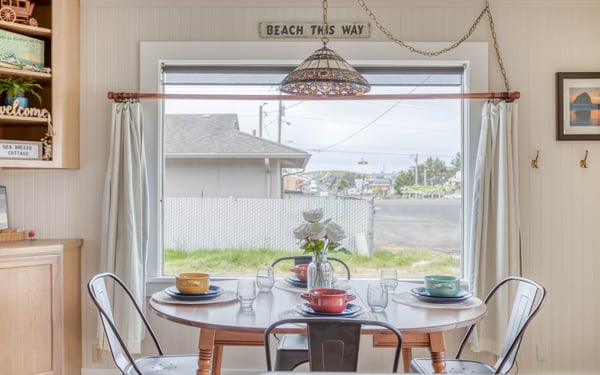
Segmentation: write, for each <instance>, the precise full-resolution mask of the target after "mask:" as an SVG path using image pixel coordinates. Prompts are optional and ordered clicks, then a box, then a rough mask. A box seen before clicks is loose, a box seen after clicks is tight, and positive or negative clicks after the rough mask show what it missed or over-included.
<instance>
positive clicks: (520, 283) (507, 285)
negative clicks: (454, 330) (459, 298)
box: [410, 276, 546, 374]
mask: <svg viewBox="0 0 600 375" xmlns="http://www.w3.org/2000/svg"><path fill="white" fill-rule="evenodd" d="M511 287H516V293H515V297H514V300H513V301H514V302H513V305H512V310H511V314H510V319H509V321H508V327H507V330H506V334H505V336H504V341H503V343H502V350H501V352H500V355H499V357H498V360H497V361H496V363H495V364H494V365H490V364H487V363H483V362H479V361H472V360H467V359H461V358H460V356H461V354H462V352H463V349H464V347H465V344H466V343H467V341H468V339H469V336H471V334H472V333H473V330H474V328H475V326H476V325H475V324H474V325H472V326H470V327H469V329H468V330H467V333H466V334H465V336H464V337H463V339H462V341H461V343H460V346H459V348H458V352H457V354H456V359H447V360H446V372H447V373H448V374H506V373H508V372H509V371H510V370H511V368H512V367H513V365H514V363H515V358H516V356H517V352H518V351H519V346H520V345H521V340H522V339H523V335H524V334H525V330H526V329H527V326H528V325H529V323H531V320H532V319H533V318H534V317H535V316H536V315H537V313H538V312H539V311H540V309H541V308H542V306H543V305H544V301H545V300H546V289H545V288H544V287H543V286H542V285H540V284H538V283H537V282H535V281H533V280H530V279H526V278H522V277H516V276H510V277H507V278H505V279H503V280H501V281H500V282H498V284H496V285H495V286H494V287H493V288H492V290H490V292H489V293H488V295H487V296H486V297H485V300H484V303H485V304H486V305H488V304H490V303H491V301H492V298H493V297H494V296H495V295H496V292H498V291H500V290H505V291H506V292H509V291H510V290H512V289H511ZM410 372H414V373H421V374H433V373H434V372H435V371H434V369H433V367H432V365H431V358H415V359H413V360H412V361H411V363H410Z"/></svg>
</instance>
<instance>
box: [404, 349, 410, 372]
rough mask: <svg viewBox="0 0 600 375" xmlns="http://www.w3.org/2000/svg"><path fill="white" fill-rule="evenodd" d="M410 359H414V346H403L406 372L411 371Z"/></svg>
mask: <svg viewBox="0 0 600 375" xmlns="http://www.w3.org/2000/svg"><path fill="white" fill-rule="evenodd" d="M410 361H412V348H402V367H404V372H410Z"/></svg>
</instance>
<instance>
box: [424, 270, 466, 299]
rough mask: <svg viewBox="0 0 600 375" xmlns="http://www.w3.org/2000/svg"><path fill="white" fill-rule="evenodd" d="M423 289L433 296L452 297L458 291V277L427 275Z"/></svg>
mask: <svg viewBox="0 0 600 375" xmlns="http://www.w3.org/2000/svg"><path fill="white" fill-rule="evenodd" d="M425 290H426V291H427V293H429V294H430V295H432V296H434V297H454V296H456V295H457V294H458V292H460V279H459V278H458V277H456V276H447V275H427V276H425Z"/></svg>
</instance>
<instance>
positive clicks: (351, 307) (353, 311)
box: [296, 303, 363, 318]
mask: <svg viewBox="0 0 600 375" xmlns="http://www.w3.org/2000/svg"><path fill="white" fill-rule="evenodd" d="M296 310H297V311H298V312H299V313H301V314H302V315H314V316H343V317H346V318H353V317H355V316H357V315H360V314H362V312H363V309H362V307H360V306H359V305H355V304H353V303H349V304H347V305H346V308H345V309H344V310H342V312H339V313H325V312H317V311H315V310H313V308H312V307H310V304H308V303H303V304H301V305H298V306H296Z"/></svg>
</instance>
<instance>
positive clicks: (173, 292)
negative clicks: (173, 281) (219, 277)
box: [165, 285, 224, 301]
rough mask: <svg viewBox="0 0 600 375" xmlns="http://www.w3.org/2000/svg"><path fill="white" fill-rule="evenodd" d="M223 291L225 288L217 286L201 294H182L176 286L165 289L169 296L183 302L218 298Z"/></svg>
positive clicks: (212, 286)
mask: <svg viewBox="0 0 600 375" xmlns="http://www.w3.org/2000/svg"><path fill="white" fill-rule="evenodd" d="M223 291H224V290H223V288H221V287H220V286H217V285H211V286H210V287H209V288H208V290H207V291H206V292H204V293H200V294H187V293H181V292H180V291H179V290H178V289H177V287H175V286H170V287H168V288H167V289H165V293H167V294H168V295H169V296H171V297H173V298H175V299H178V300H182V301H202V300H207V299H211V298H216V297H218V296H220V295H221V294H223Z"/></svg>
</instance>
